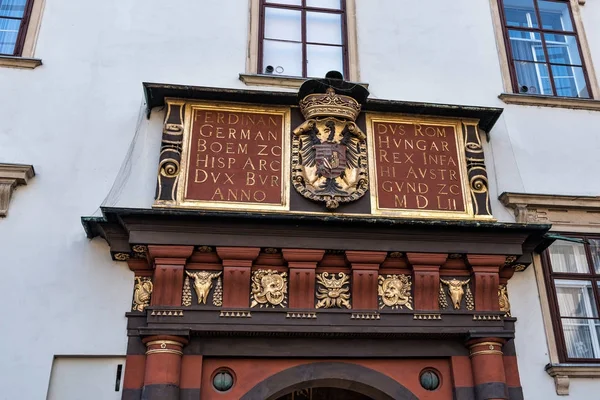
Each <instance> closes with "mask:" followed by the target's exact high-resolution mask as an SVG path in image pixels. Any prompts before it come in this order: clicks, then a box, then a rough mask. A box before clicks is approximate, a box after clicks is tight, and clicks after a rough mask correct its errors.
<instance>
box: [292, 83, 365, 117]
mask: <svg viewBox="0 0 600 400" xmlns="http://www.w3.org/2000/svg"><path fill="white" fill-rule="evenodd" d="M360 108H361V106H360V104H359V103H358V101H356V100H354V99H353V98H352V97H350V96H344V95H341V94H337V93H336V92H335V90H334V89H333V88H328V89H327V92H326V93H313V94H309V95H308V96H306V97H304V98H303V99H302V100H300V111H302V115H304V118H306V119H310V118H314V117H340V118H345V119H351V120H352V121H354V120H356V118H357V117H358V114H360Z"/></svg>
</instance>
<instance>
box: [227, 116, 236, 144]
mask: <svg viewBox="0 0 600 400" xmlns="http://www.w3.org/2000/svg"><path fill="white" fill-rule="evenodd" d="M232 115H233V114H229V116H230V117H231V116H232ZM228 139H233V140H235V128H229V138H228Z"/></svg>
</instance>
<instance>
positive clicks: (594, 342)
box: [562, 318, 600, 358]
mask: <svg viewBox="0 0 600 400" xmlns="http://www.w3.org/2000/svg"><path fill="white" fill-rule="evenodd" d="M562 325H563V332H564V336H565V344H566V345H567V355H568V356H569V357H570V358H599V357H600V349H599V348H598V347H599V346H598V328H599V326H598V320H585V319H567V318H563V319H562Z"/></svg>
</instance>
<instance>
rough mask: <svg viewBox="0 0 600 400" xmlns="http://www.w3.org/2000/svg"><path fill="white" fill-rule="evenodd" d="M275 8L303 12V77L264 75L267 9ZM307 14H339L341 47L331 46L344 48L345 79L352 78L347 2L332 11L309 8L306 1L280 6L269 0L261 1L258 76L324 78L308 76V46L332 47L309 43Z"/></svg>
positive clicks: (341, 0) (341, 2)
mask: <svg viewBox="0 0 600 400" xmlns="http://www.w3.org/2000/svg"><path fill="white" fill-rule="evenodd" d="M266 7H273V8H279V9H285V10H294V11H300V12H301V40H302V42H301V44H302V76H294V75H278V74H273V75H271V74H265V73H264V67H265V66H264V65H263V56H264V53H263V47H264V40H265V8H266ZM307 12H318V13H327V14H337V15H340V20H341V30H342V31H341V36H342V40H341V42H342V43H341V46H340V45H331V46H335V47H341V48H342V63H343V66H344V68H343V71H340V72H342V74H343V75H344V79H349V76H350V67H349V62H350V60H349V57H348V45H349V43H348V42H349V40H348V26H347V18H348V15H347V12H348V11H347V4H346V0H340V9H339V10H337V9H330V8H320V7H309V6H307V5H306V0H301V5H300V6H296V5H290V4H278V3H269V2H268V0H259V27H258V57H257V58H258V59H257V66H256V68H257V74H259V75H264V76H275V77H278V76H279V77H281V76H284V77H295V78H301V79H309V78H323V77H318V76H317V77H309V76H308V74H307V69H308V67H307V59H306V47H307V45H308V44H316V45H330V44H328V43H318V42H310V43H309V42H307V39H306V13H307Z"/></svg>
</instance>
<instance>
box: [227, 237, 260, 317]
mask: <svg viewBox="0 0 600 400" xmlns="http://www.w3.org/2000/svg"><path fill="white" fill-rule="evenodd" d="M258 253H260V248H258V247H217V254H218V255H219V257H220V258H221V260H223V261H222V262H223V307H227V308H248V307H249V306H250V278H251V277H250V275H251V273H252V263H253V261H254V260H255V259H256V257H258Z"/></svg>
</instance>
